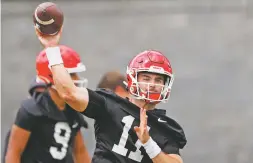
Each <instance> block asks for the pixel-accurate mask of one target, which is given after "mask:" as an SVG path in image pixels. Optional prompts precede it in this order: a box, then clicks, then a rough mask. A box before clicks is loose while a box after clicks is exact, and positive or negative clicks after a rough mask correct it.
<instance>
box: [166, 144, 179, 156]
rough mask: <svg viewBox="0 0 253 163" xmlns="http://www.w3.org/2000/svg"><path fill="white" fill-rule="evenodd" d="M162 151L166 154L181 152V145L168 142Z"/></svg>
mask: <svg viewBox="0 0 253 163" xmlns="http://www.w3.org/2000/svg"><path fill="white" fill-rule="evenodd" d="M162 151H163V152H164V153H166V154H178V155H180V153H179V146H178V145H177V144H176V143H170V142H167V143H166V145H165V146H164V148H163V149H162Z"/></svg>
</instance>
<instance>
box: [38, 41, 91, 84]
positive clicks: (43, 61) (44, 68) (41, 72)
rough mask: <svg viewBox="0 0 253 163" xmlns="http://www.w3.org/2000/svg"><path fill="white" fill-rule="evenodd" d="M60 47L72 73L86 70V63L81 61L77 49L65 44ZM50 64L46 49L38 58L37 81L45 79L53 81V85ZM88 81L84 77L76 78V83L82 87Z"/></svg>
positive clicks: (64, 60) (67, 67)
mask: <svg viewBox="0 0 253 163" xmlns="http://www.w3.org/2000/svg"><path fill="white" fill-rule="evenodd" d="M59 47H60V51H61V56H62V60H63V64H64V66H65V68H66V70H67V71H68V72H69V73H70V74H71V73H79V72H84V71H85V70H86V68H85V65H84V64H83V63H81V59H80V56H79V54H78V53H77V52H76V51H74V50H73V49H71V48H70V47H67V46H64V45H60V46H59ZM48 64H49V62H48V59H47V55H46V51H45V49H44V50H43V51H41V52H40V53H39V55H38V56H37V58H36V69H37V81H38V82H40V81H44V82H45V83H47V84H49V83H51V84H52V85H53V84H54V80H53V75H52V73H51V70H50V68H49V66H48ZM87 82H88V80H87V79H84V78H82V79H81V80H74V83H75V85H76V86H80V87H86V86H87Z"/></svg>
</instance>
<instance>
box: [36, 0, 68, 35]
mask: <svg viewBox="0 0 253 163" xmlns="http://www.w3.org/2000/svg"><path fill="white" fill-rule="evenodd" d="M63 19H64V16H63V12H62V11H61V9H60V8H59V7H58V6H57V5H56V4H54V3H52V2H45V3H41V4H40V5H38V7H37V8H36V9H35V11H34V13H33V22H34V25H35V27H36V28H37V29H38V31H40V32H41V33H43V34H45V35H55V34H57V33H58V32H59V31H60V29H61V27H62V24H63Z"/></svg>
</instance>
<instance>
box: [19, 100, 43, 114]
mask: <svg viewBox="0 0 253 163" xmlns="http://www.w3.org/2000/svg"><path fill="white" fill-rule="evenodd" d="M21 107H23V108H24V109H25V110H26V111H27V112H28V113H30V114H32V115H34V116H42V115H43V111H42V109H41V106H39V105H38V104H37V103H36V102H35V100H34V99H33V98H32V97H28V98H27V99H25V100H24V101H22V103H21Z"/></svg>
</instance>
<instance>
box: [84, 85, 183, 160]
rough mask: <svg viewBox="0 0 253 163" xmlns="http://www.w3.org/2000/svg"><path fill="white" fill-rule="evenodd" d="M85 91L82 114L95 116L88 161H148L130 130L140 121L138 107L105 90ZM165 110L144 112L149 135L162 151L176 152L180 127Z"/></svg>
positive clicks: (177, 151) (181, 131) (181, 144)
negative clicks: (93, 143) (92, 148)
mask: <svg viewBox="0 0 253 163" xmlns="http://www.w3.org/2000/svg"><path fill="white" fill-rule="evenodd" d="M88 92H89V104H88V106H87V108H86V110H85V111H84V112H83V114H84V115H86V116H88V117H90V118H93V119H95V125H94V126H95V136H96V141H97V143H96V149H95V152H94V156H93V160H92V161H93V162H94V163H138V162H142V163H152V160H151V159H150V158H149V156H148V155H147V154H146V152H145V149H144V148H143V147H142V143H141V142H140V141H139V140H138V138H137V135H136V133H135V131H134V129H133V128H134V126H139V124H140V120H139V117H140V113H139V112H140V108H139V107H137V106H136V105H134V104H132V103H131V102H129V101H128V100H127V99H123V98H121V97H119V96H117V95H116V94H115V93H113V92H111V91H108V90H104V89H98V90H97V91H91V90H88ZM165 113H166V112H165V110H158V109H155V110H153V111H147V115H148V129H149V133H150V136H151V137H152V139H153V140H154V141H155V142H156V143H157V144H158V146H159V147H160V148H161V149H162V151H163V152H164V153H167V154H179V149H180V148H183V147H184V146H185V144H186V138H185V135H184V132H183V129H182V128H181V127H180V125H179V124H178V123H177V122H176V121H174V120H173V119H171V118H169V117H167V116H166V114H165Z"/></svg>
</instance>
